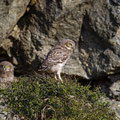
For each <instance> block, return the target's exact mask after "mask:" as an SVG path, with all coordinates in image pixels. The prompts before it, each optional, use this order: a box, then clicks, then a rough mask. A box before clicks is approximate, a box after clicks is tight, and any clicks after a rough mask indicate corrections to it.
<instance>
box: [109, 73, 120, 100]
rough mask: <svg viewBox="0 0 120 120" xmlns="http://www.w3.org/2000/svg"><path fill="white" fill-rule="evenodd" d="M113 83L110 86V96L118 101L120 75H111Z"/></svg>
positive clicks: (119, 97) (119, 96)
mask: <svg viewBox="0 0 120 120" xmlns="http://www.w3.org/2000/svg"><path fill="white" fill-rule="evenodd" d="M109 79H110V80H111V85H110V87H109V96H110V97H111V98H113V99H116V100H117V101H120V75H111V76H109Z"/></svg>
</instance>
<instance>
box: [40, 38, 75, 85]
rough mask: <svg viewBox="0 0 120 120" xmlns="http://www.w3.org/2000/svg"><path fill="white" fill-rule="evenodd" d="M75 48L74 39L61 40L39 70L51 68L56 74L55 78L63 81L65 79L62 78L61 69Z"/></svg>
mask: <svg viewBox="0 0 120 120" xmlns="http://www.w3.org/2000/svg"><path fill="white" fill-rule="evenodd" d="M74 48H75V42H74V41H72V40H70V39H65V40H63V41H61V42H60V44H59V45H57V46H55V47H54V48H52V49H51V50H50V51H49V52H48V54H47V56H46V58H45V60H44V61H43V63H42V65H41V67H40V69H39V70H38V71H41V70H50V71H52V72H53V73H54V74H55V79H56V80H60V81H61V82H62V83H63V80H62V78H61V71H62V68H63V66H64V65H65V64H66V62H67V61H68V59H69V58H70V56H71V54H72V53H73V50H74Z"/></svg>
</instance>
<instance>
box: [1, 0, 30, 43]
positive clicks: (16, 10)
mask: <svg viewBox="0 0 120 120" xmlns="http://www.w3.org/2000/svg"><path fill="white" fill-rule="evenodd" d="M29 1H30V0H0V43H1V42H2V41H3V39H4V38H6V37H8V36H9V33H10V32H11V31H12V29H13V27H14V26H15V25H16V23H17V22H18V20H19V19H20V18H21V17H22V16H23V14H24V12H25V11H26V7H27V5H28V3H29Z"/></svg>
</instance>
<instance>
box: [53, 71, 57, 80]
mask: <svg viewBox="0 0 120 120" xmlns="http://www.w3.org/2000/svg"><path fill="white" fill-rule="evenodd" d="M54 75H55V79H56V80H57V72H55V73H54Z"/></svg>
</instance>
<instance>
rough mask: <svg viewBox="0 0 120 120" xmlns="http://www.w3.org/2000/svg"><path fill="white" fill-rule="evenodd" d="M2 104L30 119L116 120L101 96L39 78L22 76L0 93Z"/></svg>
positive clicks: (74, 84)
mask: <svg viewBox="0 0 120 120" xmlns="http://www.w3.org/2000/svg"><path fill="white" fill-rule="evenodd" d="M2 94H3V96H4V99H5V103H6V104H7V105H8V106H9V107H10V108H11V110H12V111H13V112H14V113H15V114H18V115H19V116H20V117H23V116H24V118H25V119H29V120H38V119H39V120H43V119H46V120H115V118H114V115H115V114H114V112H112V111H111V110H110V109H109V104H108V103H105V102H102V100H101V98H102V96H103V94H102V93H100V91H99V90H98V89H96V90H94V91H92V90H90V86H82V85H80V84H79V83H77V82H73V83H67V82H66V83H64V84H61V83H59V84H58V83H57V82H56V81H55V80H54V79H52V78H43V77H41V76H39V75H36V76H29V77H21V78H20V80H19V81H18V82H16V83H12V87H10V88H8V89H4V90H2Z"/></svg>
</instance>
